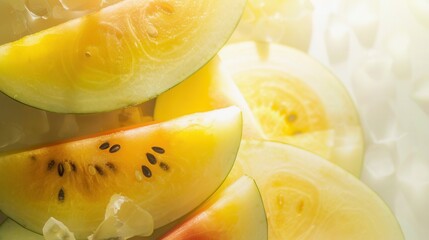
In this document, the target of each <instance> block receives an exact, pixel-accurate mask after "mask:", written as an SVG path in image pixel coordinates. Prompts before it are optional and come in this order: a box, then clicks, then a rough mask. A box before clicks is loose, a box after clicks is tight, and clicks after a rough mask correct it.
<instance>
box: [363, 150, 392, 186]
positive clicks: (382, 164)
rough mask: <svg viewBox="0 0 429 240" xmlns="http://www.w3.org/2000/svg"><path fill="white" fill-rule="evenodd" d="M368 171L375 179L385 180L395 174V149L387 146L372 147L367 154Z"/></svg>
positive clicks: (366, 166)
mask: <svg viewBox="0 0 429 240" xmlns="http://www.w3.org/2000/svg"><path fill="white" fill-rule="evenodd" d="M365 168H366V171H367V172H368V173H369V174H370V175H371V177H373V178H375V179H383V178H386V177H389V176H393V175H394V174H395V171H396V169H395V159H394V148H391V147H389V146H388V145H386V144H373V145H370V146H369V147H368V148H367V150H366V154H365Z"/></svg>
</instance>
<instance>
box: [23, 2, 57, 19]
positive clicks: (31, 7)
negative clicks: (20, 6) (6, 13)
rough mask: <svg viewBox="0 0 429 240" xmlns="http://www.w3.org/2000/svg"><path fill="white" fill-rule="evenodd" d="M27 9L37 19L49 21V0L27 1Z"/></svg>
mask: <svg viewBox="0 0 429 240" xmlns="http://www.w3.org/2000/svg"><path fill="white" fill-rule="evenodd" d="M25 7H26V9H27V10H28V12H29V13H30V14H31V16H32V17H33V18H35V19H37V18H44V19H47V18H48V17H49V13H50V9H51V7H50V5H49V3H48V1H47V0H25Z"/></svg>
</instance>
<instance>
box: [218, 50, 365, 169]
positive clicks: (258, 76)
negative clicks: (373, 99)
mask: <svg viewBox="0 0 429 240" xmlns="http://www.w3.org/2000/svg"><path fill="white" fill-rule="evenodd" d="M219 55H220V57H221V60H222V63H223V64H224V65H225V68H226V69H227V70H228V71H229V72H230V73H231V74H232V77H233V79H234V81H235V83H236V84H237V86H238V88H239V89H240V91H241V93H242V94H243V96H244V98H245V99H246V101H247V103H248V105H249V107H250V109H251V111H252V112H253V114H254V115H255V117H256V119H257V120H258V122H259V124H260V126H261V128H262V130H263V133H264V134H265V136H266V138H267V139H269V140H276V141H281V142H285V143H289V144H292V145H296V146H298V147H301V148H304V149H307V150H309V151H312V152H315V153H316V154H319V155H321V156H322V157H324V158H326V159H328V160H330V161H331V162H333V163H335V164H337V165H339V166H341V167H342V168H344V169H346V170H347V171H349V172H351V173H352V174H353V175H355V176H359V175H360V171H361V166H362V159H363V134H362V129H361V126H360V121H359V116H358V114H357V112H356V109H355V106H354V103H353V101H352V99H351V98H350V97H349V95H348V93H347V91H346V89H345V88H344V87H343V85H342V84H341V82H340V81H339V80H338V79H337V78H336V77H335V76H334V75H332V74H331V73H330V72H329V71H328V70H327V69H325V68H324V67H323V66H322V65H321V64H320V63H318V62H317V61H315V60H314V59H312V58H311V57H309V56H307V55H306V54H304V53H302V52H300V51H298V50H294V49H292V48H289V47H286V46H282V45H278V44H269V43H262V42H259V43H256V42H244V43H238V44H231V45H228V46H226V47H224V48H223V49H222V50H221V51H220V53H219Z"/></svg>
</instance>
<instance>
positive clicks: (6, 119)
mask: <svg viewBox="0 0 429 240" xmlns="http://www.w3.org/2000/svg"><path fill="white" fill-rule="evenodd" d="M0 116H1V117H2V119H1V122H2V124H4V126H5V127H6V129H8V131H13V132H16V131H15V130H11V129H13V128H15V129H18V130H19V131H20V132H21V133H22V136H21V137H20V138H19V140H18V141H17V142H16V143H19V144H30V145H31V144H38V143H39V142H40V139H41V137H42V136H43V134H45V133H46V132H48V131H49V123H48V118H47V115H46V112H45V111H42V110H39V109H36V108H32V107H29V106H27V105H24V104H22V103H19V102H17V101H15V100H13V99H12V98H10V97H7V96H6V95H4V94H1V93H0ZM9 128H10V129H9Z"/></svg>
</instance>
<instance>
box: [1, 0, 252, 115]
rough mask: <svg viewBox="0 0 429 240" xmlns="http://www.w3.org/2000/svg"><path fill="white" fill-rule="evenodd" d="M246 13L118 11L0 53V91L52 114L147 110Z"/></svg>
mask: <svg viewBox="0 0 429 240" xmlns="http://www.w3.org/2000/svg"><path fill="white" fill-rule="evenodd" d="M244 5H245V1H244V0H234V1H229V0H216V1H215V0H205V1H193V0H189V1H178V0H154V1H138V0H129V1H123V2H120V3H117V4H115V5H112V6H109V7H106V8H104V9H101V10H100V11H98V12H96V13H94V14H91V15H87V16H84V17H81V18H78V19H75V20H72V21H69V22H66V23H64V24H61V25H58V26H55V27H52V28H49V29H47V30H44V31H41V32H39V33H36V34H33V35H29V36H27V37H24V38H22V39H21V40H18V41H16V42H12V43H9V44H5V45H2V46H0V76H1V77H0V91H2V92H4V93H6V94H7V95H9V96H10V97H12V98H14V99H16V100H18V101H21V102H24V103H26V104H29V105H32V106H36V107H38V108H42V109H46V110H49V111H54V112H100V111H107V110H112V109H117V108H120V107H125V106H130V105H134V104H137V103H141V102H144V101H146V100H148V99H150V98H154V97H156V96H157V95H158V94H160V93H161V92H163V91H165V90H166V89H168V88H171V87H172V86H174V85H176V84H177V83H179V82H180V81H182V80H184V79H185V78H186V77H188V76H189V75H191V74H192V73H194V72H195V71H197V70H198V69H199V68H200V67H202V66H203V65H204V64H205V63H206V62H207V61H208V60H209V59H210V58H212V57H213V56H214V55H215V54H216V52H217V51H218V50H219V49H220V48H221V47H222V46H223V44H224V43H225V42H226V41H227V39H228V37H229V36H230V35H231V34H232V31H233V30H234V28H235V26H236V24H237V22H238V20H239V18H240V16H241V11H240V9H243V8H244ZM220 19H221V20H222V21H219V20H220ZM203 23H204V24H203ZM195 46H198V48H195ZM22 69H26V71H22ZM36 89H37V90H36Z"/></svg>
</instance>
